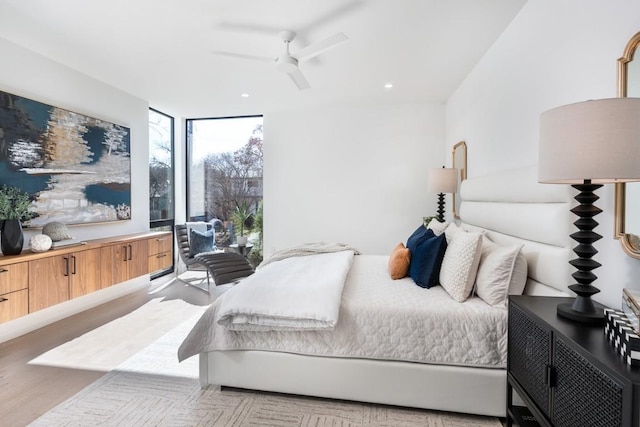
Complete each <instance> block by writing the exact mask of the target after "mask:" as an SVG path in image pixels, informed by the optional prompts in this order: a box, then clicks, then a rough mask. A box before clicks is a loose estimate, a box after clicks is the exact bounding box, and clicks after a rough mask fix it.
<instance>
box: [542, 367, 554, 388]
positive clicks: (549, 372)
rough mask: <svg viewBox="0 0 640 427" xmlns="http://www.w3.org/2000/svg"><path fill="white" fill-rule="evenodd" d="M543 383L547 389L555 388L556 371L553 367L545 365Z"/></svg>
mask: <svg viewBox="0 0 640 427" xmlns="http://www.w3.org/2000/svg"><path fill="white" fill-rule="evenodd" d="M544 383H545V384H546V385H547V387H555V386H556V370H555V368H554V367H553V366H551V365H547V366H546V369H545V370H544Z"/></svg>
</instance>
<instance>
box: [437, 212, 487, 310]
mask: <svg viewBox="0 0 640 427" xmlns="http://www.w3.org/2000/svg"><path fill="white" fill-rule="evenodd" d="M445 234H446V238H447V242H448V246H447V251H446V252H445V253H444V259H443V260H442V267H441V269H440V285H441V286H442V287H443V288H444V290H445V291H447V293H448V294H449V295H450V296H451V298H453V299H454V300H456V301H458V302H463V301H464V300H466V299H467V298H469V295H470V294H471V290H472V289H473V283H474V282H475V279H476V273H477V272H478V264H479V263H480V255H481V247H482V234H480V233H475V232H466V231H464V230H462V229H460V228H459V227H458V226H456V225H455V224H451V225H450V226H449V227H447V229H446V231H445Z"/></svg>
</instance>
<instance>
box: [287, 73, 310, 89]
mask: <svg viewBox="0 0 640 427" xmlns="http://www.w3.org/2000/svg"><path fill="white" fill-rule="evenodd" d="M287 74H289V77H290V78H291V80H293V82H294V83H295V84H296V86H298V89H300V90H305V89H309V88H310V87H311V86H310V85H309V82H308V81H307V79H305V78H304V76H303V75H302V73H301V72H300V70H295V71H294V72H292V73H287Z"/></svg>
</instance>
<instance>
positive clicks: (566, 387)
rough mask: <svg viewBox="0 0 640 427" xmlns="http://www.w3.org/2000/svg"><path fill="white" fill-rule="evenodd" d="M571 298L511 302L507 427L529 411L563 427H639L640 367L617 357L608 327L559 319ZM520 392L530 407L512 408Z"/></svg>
mask: <svg viewBox="0 0 640 427" xmlns="http://www.w3.org/2000/svg"><path fill="white" fill-rule="evenodd" d="M571 300H572V299H571V298H554V297H530V296H513V297H511V298H510V300H509V344H508V348H509V354H508V361H507V382H508V384H507V426H511V425H513V424H512V423H513V422H514V421H515V422H516V423H518V422H522V421H520V420H521V414H522V413H526V412H527V411H526V410H528V411H530V412H531V415H533V417H535V419H536V421H537V423H538V424H526V423H522V425H541V426H558V427H574V426H575V427H585V426H589V427H599V426H602V427H613V426H623V427H627V426H629V427H631V426H634V427H637V426H638V425H639V424H640V414H639V411H640V367H634V366H629V365H627V364H626V363H624V362H623V360H622V358H621V357H620V356H618V354H617V353H616V351H615V349H614V348H613V346H612V345H611V344H610V343H609V341H608V340H607V338H606V336H605V334H604V327H603V326H593V325H587V324H582V323H577V322H573V321H570V320H567V319H564V318H562V317H558V315H557V314H556V307H557V305H558V303H562V302H569V301H571ZM513 390H515V391H516V392H517V393H518V395H519V396H520V397H521V398H522V400H523V401H524V403H525V405H526V409H525V408H521V407H514V406H513V405H512V403H511V402H512V399H511V398H512V394H513Z"/></svg>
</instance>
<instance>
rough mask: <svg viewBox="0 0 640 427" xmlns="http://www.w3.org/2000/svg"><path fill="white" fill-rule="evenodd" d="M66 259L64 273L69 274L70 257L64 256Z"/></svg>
mask: <svg viewBox="0 0 640 427" xmlns="http://www.w3.org/2000/svg"><path fill="white" fill-rule="evenodd" d="M63 259H64V275H65V276H68V275H69V257H63Z"/></svg>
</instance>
